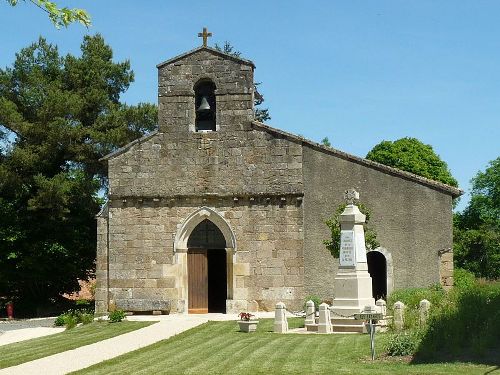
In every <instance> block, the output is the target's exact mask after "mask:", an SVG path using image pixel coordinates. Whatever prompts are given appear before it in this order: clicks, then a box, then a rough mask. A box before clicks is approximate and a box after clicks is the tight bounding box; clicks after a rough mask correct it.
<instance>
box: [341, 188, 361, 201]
mask: <svg viewBox="0 0 500 375" xmlns="http://www.w3.org/2000/svg"><path fill="white" fill-rule="evenodd" d="M344 199H345V201H346V203H347V204H354V201H355V200H356V199H359V193H358V192H357V191H356V190H354V189H349V190H346V191H345V192H344Z"/></svg>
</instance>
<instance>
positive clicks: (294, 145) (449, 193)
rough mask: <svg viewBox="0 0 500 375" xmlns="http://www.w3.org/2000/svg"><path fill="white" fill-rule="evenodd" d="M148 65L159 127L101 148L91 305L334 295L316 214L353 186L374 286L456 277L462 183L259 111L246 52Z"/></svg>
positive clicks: (166, 307) (221, 306) (320, 216)
mask: <svg viewBox="0 0 500 375" xmlns="http://www.w3.org/2000/svg"><path fill="white" fill-rule="evenodd" d="M157 67H158V106H159V129H158V131H156V132H153V133H152V134H150V135H148V136H146V137H143V138H141V139H138V140H136V141H134V142H132V143H130V144H128V145H126V146H125V147H123V148H121V149H119V150H117V151H115V152H113V153H112V154H110V155H108V156H106V157H105V158H103V159H104V162H106V163H107V164H108V173H109V196H108V203H107V204H106V206H105V207H104V208H103V210H102V211H101V212H100V213H99V214H98V216H97V222H98V244H97V263H96V278H97V285H96V312H98V313H105V312H106V311H108V310H109V309H111V308H114V307H117V308H121V309H124V310H127V311H134V312H149V311H163V312H189V313H203V312H227V313H229V312H240V311H259V310H272V309H273V308H274V305H275V304H276V303H277V302H279V301H282V302H284V303H285V304H286V305H287V307H289V308H291V309H299V308H302V305H303V303H304V299H305V298H306V296H309V295H317V296H319V297H320V298H322V299H326V300H332V299H333V297H334V294H335V290H334V277H335V274H336V271H337V268H338V260H337V259H335V258H334V257H333V256H332V255H331V254H330V252H329V251H328V250H327V249H326V247H325V245H324V244H323V241H324V240H327V239H328V238H329V235H330V232H329V229H328V227H327V226H326V224H325V221H326V219H327V218H329V217H331V216H332V214H333V213H334V212H335V210H336V209H337V207H338V206H339V205H340V204H341V203H342V202H343V193H344V191H345V190H347V189H349V188H355V189H356V190H357V191H359V193H360V196H361V201H362V202H363V203H364V204H365V205H366V206H367V207H369V208H370V211H371V221H370V223H371V225H372V226H373V227H374V228H375V229H376V231H377V238H378V241H379V242H380V244H381V247H380V248H378V249H374V250H372V251H370V252H369V253H368V258H369V266H371V268H372V269H371V271H370V272H371V273H372V276H373V278H374V293H375V289H376V293H377V296H386V295H387V294H389V293H390V292H391V291H392V290H394V289H396V288H403V287H422V286H428V285H431V284H436V283H441V284H442V285H444V286H445V287H447V286H450V285H452V282H453V280H452V270H453V256H452V252H451V248H452V199H453V198H455V197H458V196H459V195H460V194H461V191H460V190H459V189H457V188H454V187H450V186H447V185H444V184H441V183H439V182H435V181H430V180H427V179H425V178H422V177H419V176H415V175H413V174H410V173H407V172H403V171H399V170H396V169H394V168H390V167H387V166H384V165H381V164H378V163H375V162H372V161H369V160H365V159H362V158H359V157H356V156H353V155H349V154H347V153H344V152H341V151H338V150H335V149H332V148H329V147H324V146H322V145H319V144H317V143H314V142H310V141H308V140H306V139H304V138H302V137H299V136H295V135H293V134H289V133H286V132H283V131H281V130H278V129H275V128H272V127H269V126H266V125H264V124H262V123H259V122H256V121H254V109H253V102H254V81H253V73H254V69H255V66H254V64H253V63H252V62H251V61H249V60H245V59H241V58H239V57H235V56H231V55H227V54H224V53H222V52H220V51H217V50H215V49H212V48H210V47H206V46H202V47H199V48H197V49H194V50H192V51H189V52H187V53H185V54H182V55H180V56H177V57H175V58H172V59H170V60H168V61H166V62H164V63H161V64H159V65H158V66H157ZM370 259H371V261H370ZM375 284H376V285H375Z"/></svg>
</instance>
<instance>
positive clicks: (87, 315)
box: [79, 312, 94, 324]
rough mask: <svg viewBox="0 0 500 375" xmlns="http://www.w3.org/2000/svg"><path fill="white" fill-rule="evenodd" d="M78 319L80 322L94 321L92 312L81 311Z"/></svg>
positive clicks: (88, 322)
mask: <svg viewBox="0 0 500 375" xmlns="http://www.w3.org/2000/svg"><path fill="white" fill-rule="evenodd" d="M79 320H80V322H81V323H82V324H90V323H92V322H93V321H94V314H91V313H89V312H83V313H81V314H80V317H79Z"/></svg>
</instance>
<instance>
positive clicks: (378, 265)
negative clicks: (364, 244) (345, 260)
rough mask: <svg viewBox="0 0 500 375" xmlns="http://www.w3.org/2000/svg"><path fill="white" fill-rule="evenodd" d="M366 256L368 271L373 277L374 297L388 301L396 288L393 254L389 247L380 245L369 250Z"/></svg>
mask: <svg viewBox="0 0 500 375" xmlns="http://www.w3.org/2000/svg"><path fill="white" fill-rule="evenodd" d="M366 257H367V261H368V272H369V273H370V276H371V277H372V292H373V298H375V300H377V299H380V298H382V299H384V300H386V301H387V296H388V295H389V294H391V292H392V291H393V289H394V279H393V275H394V270H393V264H392V255H391V253H390V252H389V251H387V249H385V248H383V247H378V248H376V249H373V250H370V251H368V252H367V254H366Z"/></svg>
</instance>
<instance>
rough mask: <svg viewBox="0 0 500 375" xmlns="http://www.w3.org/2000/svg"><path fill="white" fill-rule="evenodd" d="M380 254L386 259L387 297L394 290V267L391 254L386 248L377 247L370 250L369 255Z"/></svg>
mask: <svg viewBox="0 0 500 375" xmlns="http://www.w3.org/2000/svg"><path fill="white" fill-rule="evenodd" d="M370 252H378V253H380V254H382V255H383V256H384V257H385V262H386V267H387V268H386V272H387V296H389V295H390V294H391V293H392V291H393V290H394V267H393V261H392V255H391V253H390V252H389V251H388V250H387V249H386V248H384V247H377V248H376V249H373V250H368V251H367V253H370Z"/></svg>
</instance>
